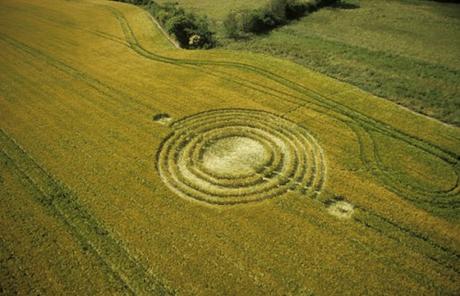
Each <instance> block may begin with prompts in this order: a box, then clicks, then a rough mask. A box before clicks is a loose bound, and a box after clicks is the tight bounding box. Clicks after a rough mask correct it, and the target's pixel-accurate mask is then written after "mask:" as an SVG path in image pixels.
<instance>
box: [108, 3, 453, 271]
mask: <svg viewBox="0 0 460 296" xmlns="http://www.w3.org/2000/svg"><path fill="white" fill-rule="evenodd" d="M105 7H106V8H107V9H109V10H110V11H112V13H113V14H114V16H115V17H116V18H117V19H118V20H119V22H120V26H121V28H122V31H123V32H124V34H125V37H126V40H127V42H128V43H129V44H130V45H129V47H130V48H131V49H132V50H134V51H135V52H136V53H138V54H139V55H141V56H144V57H145V58H147V59H151V60H154V61H157V62H163V63H168V64H176V65H182V66H224V67H229V68H237V69H242V70H246V71H249V72H253V73H256V74H259V75H261V76H263V77H265V78H267V79H269V80H272V81H274V82H276V83H279V84H281V85H283V86H284V87H286V88H289V89H291V90H293V91H295V92H297V93H298V94H299V95H300V96H297V95H292V94H289V93H286V92H282V91H278V90H276V89H275V88H273V87H272V88H270V91H271V92H272V93H270V92H269V94H270V95H271V96H273V97H275V98H277V99H280V100H281V99H284V100H285V99H286V97H288V98H290V100H291V102H292V103H294V104H297V105H299V101H300V103H304V104H310V105H309V106H308V108H310V109H313V110H314V111H317V112H320V113H323V114H325V115H326V116H329V117H332V118H334V119H336V120H338V121H341V122H343V123H345V124H346V125H347V126H348V127H349V128H350V130H352V131H353V132H354V133H355V135H356V139H357V141H358V144H359V147H360V154H361V159H362V161H363V163H364V164H365V166H366V168H367V169H368V171H369V172H370V173H371V174H372V175H373V176H374V177H376V178H377V179H378V180H380V181H381V183H382V184H383V185H384V186H385V187H386V188H387V189H389V190H390V191H393V192H395V193H397V194H400V195H402V196H403V197H404V198H407V199H408V200H410V201H413V202H415V203H416V204H419V205H420V198H423V197H424V195H425V193H426V192H421V194H418V193H420V192H416V193H415V194H414V192H413V191H410V192H407V191H404V190H400V188H399V186H397V185H395V184H393V183H391V182H390V181H391V180H387V179H383V178H382V175H384V174H383V173H382V172H384V171H385V170H384V169H383V168H382V166H381V163H379V162H378V161H377V160H373V162H372V163H373V164H374V165H373V166H370V165H369V164H368V163H367V160H366V158H365V157H363V155H364V154H365V153H366V152H369V151H371V153H374V156H375V151H376V145H375V143H373V142H372V143H371V144H370V146H371V147H370V148H369V147H368V146H366V145H365V144H364V143H363V140H362V137H361V134H360V132H362V133H364V134H365V135H366V136H369V137H370V136H371V135H370V133H371V131H372V132H377V133H380V134H383V135H386V136H389V137H392V138H394V139H397V140H400V141H403V142H404V143H406V144H408V145H410V146H413V147H415V148H417V149H420V150H422V151H424V152H426V153H428V154H431V155H433V156H435V157H436V158H438V159H440V160H442V161H444V162H446V163H447V164H449V165H450V167H451V168H452V170H453V171H454V172H455V174H456V175H457V180H458V179H459V176H460V168H459V167H458V164H459V161H460V155H459V154H457V153H455V152H452V151H449V150H447V149H444V148H442V147H440V146H437V145H435V144H432V143H430V142H428V141H425V140H423V139H422V138H419V137H415V136H412V135H409V134H406V133H404V132H403V131H400V130H398V129H395V128H393V127H391V126H389V125H388V124H385V123H383V122H380V121H378V120H375V119H372V118H369V117H367V116H366V115H364V114H362V113H360V112H359V111H356V110H354V109H352V108H349V107H346V106H343V105H341V104H339V103H337V102H335V101H333V100H332V99H331V98H328V97H327V96H324V95H321V94H319V93H317V92H315V91H313V90H311V89H308V88H307V87H305V86H303V85H300V84H298V83H296V82H293V81H290V80H288V79H286V78H283V77H281V76H279V75H277V74H274V73H271V72H269V71H267V70H265V69H261V68H258V67H255V66H252V65H248V64H244V63H234V62H226V61H206V60H189V59H175V58H169V57H164V56H161V55H157V54H155V53H152V52H150V51H148V50H146V49H145V48H143V47H142V46H141V45H140V43H139V42H138V41H137V39H136V37H135V34H134V32H133V31H132V29H131V28H130V26H129V23H128V22H127V20H126V19H125V18H124V16H123V15H122V13H121V12H119V11H118V10H117V9H115V8H113V7H107V6H105ZM212 72H217V71H216V70H214V69H213V70H212ZM212 72H211V71H206V73H207V74H209V75H213V73H212ZM220 74H221V76H220V77H225V78H226V79H228V80H230V81H232V82H235V81H234V79H233V77H230V76H229V75H228V74H226V73H222V72H220ZM238 83H239V82H238ZM240 84H241V85H242V86H244V85H247V84H250V85H251V84H252V83H250V82H249V83H248V82H247V81H246V82H245V83H242V82H241V83H240ZM253 85H255V86H256V87H254V86H253ZM259 86H260V85H257V84H252V85H251V88H252V89H255V90H257V91H260V89H259ZM260 87H261V86H260ZM273 92H274V93H276V94H277V95H273ZM263 93H267V92H266V91H263ZM312 99H313V100H312ZM311 105H313V106H311ZM300 108H302V107H300ZM324 110H328V112H327V113H325V111H324ZM331 111H332V112H331ZM357 128H358V129H359V131H357ZM375 157H376V156H375ZM459 189H460V184H458V181H457V182H456V184H455V185H454V186H453V187H452V188H451V189H450V190H449V191H448V192H439V193H438V194H437V197H438V199H439V198H441V200H437V199H435V200H434V201H433V200H429V201H427V202H428V203H429V205H431V206H434V207H439V204H441V205H443V206H445V207H449V206H452V200H447V201H444V200H443V199H446V197H453V199H454V200H453V202H454V203H455V205H456V206H457V201H456V200H458V198H459V197H460V195H459V193H458V192H459ZM366 211H367V212H368V213H370V214H372V215H374V216H376V217H380V216H379V214H377V213H374V212H373V211H370V210H366ZM380 218H381V217H380ZM360 222H361V223H362V224H363V225H365V226H366V227H370V228H373V229H374V230H375V231H381V229H379V226H377V225H366V224H365V222H363V221H360ZM385 222H386V223H389V224H392V225H394V226H397V227H398V228H399V229H401V230H403V233H405V234H406V235H407V236H410V237H411V238H414V239H417V240H418V241H419V242H423V243H429V244H430V245H432V246H433V247H434V248H436V249H437V250H440V251H441V252H443V253H445V254H446V256H445V257H448V258H455V259H453V260H454V261H455V263H454V264H451V262H449V261H448V260H447V261H446V260H438V259H436V258H433V257H432V256H430V255H427V254H425V256H427V258H429V259H431V260H434V261H436V262H438V263H439V264H441V265H442V266H444V267H446V268H448V269H450V270H453V271H455V272H456V273H459V268H457V267H455V265H458V262H459V259H460V255H459V253H458V252H457V251H454V250H452V249H449V248H447V247H444V246H442V245H440V244H438V243H436V242H434V241H432V240H429V239H427V237H426V235H423V234H422V233H419V232H416V231H413V230H410V229H408V228H405V227H402V226H400V225H399V224H397V223H395V222H393V221H391V220H388V219H386V218H385ZM387 236H388V234H387ZM390 238H391V237H390ZM392 239H394V238H392ZM414 251H416V250H414ZM416 252H418V251H416Z"/></svg>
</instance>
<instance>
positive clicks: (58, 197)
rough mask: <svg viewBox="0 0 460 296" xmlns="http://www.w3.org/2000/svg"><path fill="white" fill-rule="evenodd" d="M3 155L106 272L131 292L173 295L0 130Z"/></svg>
mask: <svg viewBox="0 0 460 296" xmlns="http://www.w3.org/2000/svg"><path fill="white" fill-rule="evenodd" d="M0 145H1V150H0V158H2V159H3V160H4V161H5V162H6V163H7V164H8V165H9V166H10V167H11V168H12V169H13V171H14V172H15V174H17V175H18V177H19V178H20V179H21V180H23V181H24V182H25V183H26V184H25V185H26V187H28V188H32V189H33V191H34V194H33V197H34V199H35V201H36V202H38V203H39V204H40V205H41V206H43V207H44V208H46V209H47V211H49V212H50V213H51V215H52V216H53V217H55V218H56V219H58V220H59V221H60V222H61V223H62V224H63V225H64V226H65V228H66V229H67V231H68V232H69V233H71V234H72V236H73V237H74V238H75V239H76V240H77V241H79V243H80V244H81V245H82V247H85V248H86V249H87V250H89V251H90V253H91V254H92V255H93V257H94V258H95V259H96V260H97V261H98V262H99V265H100V266H101V267H102V268H103V270H104V271H105V272H106V274H107V275H108V276H109V278H111V280H112V281H114V282H115V283H117V286H118V287H119V288H120V289H122V290H124V292H125V293H128V294H133V295H135V294H150V295H151V294H152V293H153V294H155V295H157V294H173V293H174V292H173V291H172V290H170V289H169V288H167V287H165V286H164V285H163V284H162V283H161V282H160V281H159V280H158V279H157V278H156V277H155V276H154V275H152V274H151V273H150V272H149V271H148V270H147V269H146V268H145V267H144V266H143V265H142V264H141V263H140V262H139V261H137V259H135V258H134V257H133V256H132V255H131V254H129V252H128V251H127V250H126V248H125V247H124V246H122V244H121V243H120V242H119V241H117V240H116V239H115V238H114V237H112V236H111V234H110V232H109V231H108V230H106V228H105V227H104V226H103V225H102V224H101V223H100V221H98V220H96V218H95V217H94V216H93V215H92V214H91V213H90V212H89V211H88V210H87V209H85V207H84V206H83V205H82V204H80V203H79V202H78V200H77V199H76V198H75V197H74V196H73V194H72V193H70V191H69V190H68V189H67V188H64V186H63V185H62V184H60V183H58V182H57V181H55V180H54V178H53V177H52V176H50V175H49V174H48V173H47V172H46V171H45V170H44V169H43V168H42V167H41V166H39V165H38V164H37V163H36V162H35V160H33V159H32V158H30V156H29V155H28V154H27V153H26V152H25V151H24V150H23V149H22V148H21V147H20V146H19V145H18V144H16V143H15V142H14V140H12V139H11V138H10V137H9V136H8V135H7V134H6V133H5V132H4V131H3V130H1V129H0Z"/></svg>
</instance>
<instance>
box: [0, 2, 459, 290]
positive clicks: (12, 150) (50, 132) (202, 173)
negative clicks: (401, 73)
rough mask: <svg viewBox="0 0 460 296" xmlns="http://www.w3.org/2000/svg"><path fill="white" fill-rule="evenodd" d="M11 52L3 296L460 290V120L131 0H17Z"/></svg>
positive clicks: (2, 95)
mask: <svg viewBox="0 0 460 296" xmlns="http://www.w3.org/2000/svg"><path fill="white" fill-rule="evenodd" d="M0 49H1V50H0V128H1V130H0V148H1V150H0V159H1V164H0V165H1V171H0V185H1V187H0V188H1V189H0V197H1V198H0V202H1V207H0V231H1V233H0V234H1V236H0V267H1V268H0V291H2V292H3V291H4V292H5V293H6V294H10V293H11V294H14V293H15V292H18V293H21V294H32V293H33V294H37V293H38V294H63V293H65V294H78V295H82V294H146V295H152V294H174V293H177V294H185V295H197V294H198V295H217V294H229V295H267V294H282V295H284V294H291V295H304V294H305V295H309V294H315V295H331V294H339V295H343V294H369V293H370V294H401V293H403V294H414V295H420V294H436V293H438V294H455V293H456V292H458V284H459V281H460V277H459V271H460V260H459V256H460V229H459V221H460V220H459V217H460V216H459V201H460V199H459V198H460V194H459V191H460V183H459V175H460V165H459V162H460V130H459V129H458V128H455V127H452V126H448V125H444V124H442V123H440V122H438V121H435V120H431V119H428V118H426V117H423V116H420V115H417V114H415V113H412V112H410V111H408V110H406V109H403V108H400V107H399V106H397V105H395V104H393V103H390V102H388V101H385V100H382V99H380V98H377V97H374V96H372V95H370V94H368V93H365V92H363V91H361V90H359V89H356V88H354V87H351V86H349V85H347V84H344V83H340V82H338V81H335V80H333V79H330V78H327V77H325V76H322V75H319V74H317V73H315V72H312V71H309V70H307V69H305V68H303V67H301V66H299V65H296V64H293V63H290V62H286V61H283V60H278V59H274V58H270V57H267V56H262V55H255V54H250V53H244V52H230V51H219V50H209V51H186V50H180V49H176V48H174V46H173V45H171V44H170V43H169V41H168V40H167V39H166V38H165V36H164V35H162V33H161V31H159V29H158V28H157V27H156V25H155V24H154V23H153V22H152V19H151V17H150V16H149V15H148V14H147V13H146V12H144V11H143V10H141V9H140V8H137V7H134V6H131V5H127V4H121V3H115V2H108V1H91V0H73V1H54V0H42V1H34V0H17V1H16V0H15V1H8V0H2V1H0ZM160 123H161V124H160Z"/></svg>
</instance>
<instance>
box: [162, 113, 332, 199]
mask: <svg viewBox="0 0 460 296" xmlns="http://www.w3.org/2000/svg"><path fill="white" fill-rule="evenodd" d="M171 127H172V128H173V129H174V131H173V132H172V133H171V134H170V135H169V136H168V137H167V138H166V139H165V140H164V141H163V143H162V144H161V146H160V148H159V150H158V153H157V169H158V172H159V174H160V176H161V179H162V180H163V181H164V182H165V183H166V184H167V186H168V187H169V188H170V189H171V190H173V191H174V192H175V193H177V194H178V195H180V196H181V197H184V198H187V199H192V200H197V201H201V202H205V203H208V204H216V205H231V204H240V203H249V202H255V201H261V200H264V199H268V198H272V197H276V196H279V195H282V194H284V193H286V192H287V191H290V190H298V191H301V192H302V193H303V194H307V195H311V194H316V193H318V192H319V191H320V190H321V188H322V186H323V183H324V179H325V166H324V157H323V153H322V150H321V148H320V147H319V145H318V143H317V141H316V140H315V139H314V138H313V137H312V136H311V135H310V133H308V131H307V130H305V129H304V128H302V127H300V126H298V125H297V124H295V123H293V122H291V121H289V120H286V119H284V118H282V117H279V116H277V115H274V114H272V113H269V112H265V111H258V110H246V109H220V110H212V111H206V112H202V113H198V114H195V115H192V116H190V117H186V118H184V119H181V120H179V121H176V122H174V123H173V124H172V125H171Z"/></svg>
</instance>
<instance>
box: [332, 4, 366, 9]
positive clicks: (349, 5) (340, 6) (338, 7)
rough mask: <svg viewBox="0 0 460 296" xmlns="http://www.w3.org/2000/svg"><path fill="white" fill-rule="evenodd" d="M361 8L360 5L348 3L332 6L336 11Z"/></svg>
mask: <svg viewBox="0 0 460 296" xmlns="http://www.w3.org/2000/svg"><path fill="white" fill-rule="evenodd" d="M359 7H360V6H359V4H356V3H347V2H337V3H335V4H332V5H331V8H336V9H357V8H359Z"/></svg>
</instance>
